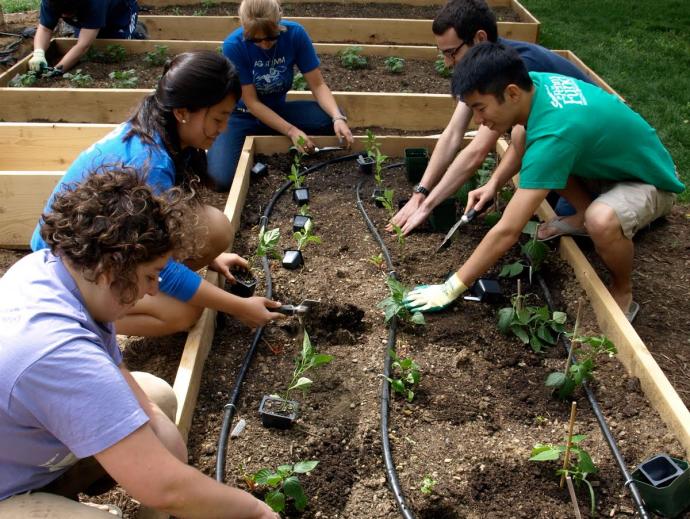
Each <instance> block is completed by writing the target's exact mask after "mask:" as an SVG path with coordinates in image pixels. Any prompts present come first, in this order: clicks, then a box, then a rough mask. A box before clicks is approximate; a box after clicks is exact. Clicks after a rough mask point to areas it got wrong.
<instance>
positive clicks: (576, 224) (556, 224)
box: [537, 214, 587, 240]
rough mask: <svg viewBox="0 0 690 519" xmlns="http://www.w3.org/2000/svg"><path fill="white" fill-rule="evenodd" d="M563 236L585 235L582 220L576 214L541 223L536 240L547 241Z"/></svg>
mask: <svg viewBox="0 0 690 519" xmlns="http://www.w3.org/2000/svg"><path fill="white" fill-rule="evenodd" d="M564 234H568V235H586V234H587V231H586V230H585V228H584V218H583V217H582V216H581V215H578V214H573V215H570V216H559V217H558V218H554V219H553V220H551V221H549V222H546V223H543V224H542V225H540V226H539V231H538V232H537V239H538V240H548V239H550V238H553V237H556V236H562V235H564Z"/></svg>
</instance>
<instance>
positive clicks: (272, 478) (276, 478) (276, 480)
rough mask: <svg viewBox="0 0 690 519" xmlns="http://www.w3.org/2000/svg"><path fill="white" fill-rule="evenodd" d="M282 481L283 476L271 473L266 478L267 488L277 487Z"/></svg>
mask: <svg viewBox="0 0 690 519" xmlns="http://www.w3.org/2000/svg"><path fill="white" fill-rule="evenodd" d="M281 481H283V476H281V475H280V474H277V473H273V474H271V475H269V476H268V478H266V484H267V485H268V486H269V487H277V486H278V485H280V483H281Z"/></svg>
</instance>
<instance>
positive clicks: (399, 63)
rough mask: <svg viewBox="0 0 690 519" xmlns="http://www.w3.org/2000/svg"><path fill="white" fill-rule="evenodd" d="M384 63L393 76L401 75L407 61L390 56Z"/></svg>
mask: <svg viewBox="0 0 690 519" xmlns="http://www.w3.org/2000/svg"><path fill="white" fill-rule="evenodd" d="M383 63H384V64H385V65H386V68H387V69H388V72H390V73H391V74H401V73H402V71H403V69H404V68H405V60H404V59H403V58H399V57H397V56H389V57H387V58H386V59H385V60H384V61H383Z"/></svg>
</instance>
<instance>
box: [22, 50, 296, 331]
mask: <svg viewBox="0 0 690 519" xmlns="http://www.w3.org/2000/svg"><path fill="white" fill-rule="evenodd" d="M240 93H241V91H240V84H239V80H238V77H237V73H236V72H235V68H234V67H233V65H232V63H230V61H228V59H227V58H225V57H223V56H221V55H219V54H218V53H216V52H211V51H200V52H187V53H184V54H180V55H178V56H176V57H175V58H174V59H173V60H172V61H171V62H170V63H169V64H168V65H166V68H165V71H164V73H163V76H162V77H161V79H160V80H159V82H158V86H157V87H156V90H155V91H154V92H153V93H152V94H150V95H148V96H147V97H146V98H144V100H143V101H142V102H141V104H140V105H139V108H138V109H137V111H136V113H135V114H134V115H133V116H132V117H131V118H130V119H129V120H128V121H127V122H125V123H123V124H121V125H119V126H118V127H117V128H115V129H114V130H113V131H112V132H110V133H109V134H108V135H106V136H105V137H104V138H103V139H101V140H100V141H98V142H96V143H95V144H93V145H92V146H90V147H89V148H88V149H87V150H86V151H84V152H82V153H81V154H80V155H79V157H77V159H76V160H75V161H74V163H72V165H71V166H70V167H69V169H68V170H67V172H66V173H65V175H64V176H63V177H62V179H61V180H60V182H59V183H58V185H57V186H56V187H55V189H54V191H53V194H52V195H51V197H50V198H49V200H48V202H47V204H46V207H45V212H48V211H49V210H50V206H51V204H52V202H53V199H54V198H55V195H56V194H57V193H58V192H60V191H62V190H63V189H64V187H65V185H67V184H71V183H75V182H77V183H78V182H82V181H83V180H84V178H85V176H86V175H87V174H88V173H89V172H91V171H98V170H101V171H103V170H106V169H110V168H113V167H121V166H128V167H131V168H138V169H143V170H144V171H146V174H147V176H146V182H147V183H148V185H150V186H152V187H153V188H154V190H155V191H156V192H158V193H162V192H164V191H166V190H167V189H169V188H171V187H173V186H182V187H183V188H184V189H185V190H187V191H188V192H191V193H195V199H196V217H197V225H196V234H197V237H196V239H197V240H198V241H200V242H201V243H203V246H201V247H200V248H199V250H198V252H197V254H196V256H195V257H190V258H187V259H185V260H184V262H181V263H180V262H175V261H169V262H168V264H167V265H166V266H165V268H164V269H163V271H162V272H161V280H160V290H161V291H160V292H159V293H157V294H155V295H146V296H145V297H144V298H142V299H140V300H139V301H138V302H137V303H136V305H134V306H133V307H132V308H131V309H130V310H129V311H128V312H127V314H126V315H125V316H124V317H122V318H120V319H118V320H117V321H116V323H115V326H116V329H117V333H120V334H124V335H140V336H161V335H168V334H170V333H175V332H179V331H186V330H189V329H190V328H191V327H192V326H193V325H194V323H196V321H197V320H198V318H199V316H200V315H201V312H202V310H203V309H204V308H207V307H208V308H213V309H214V310H219V311H222V312H225V313H229V314H232V315H234V316H235V317H237V318H238V319H239V320H240V321H242V322H243V323H244V324H246V325H247V326H250V327H252V328H254V327H256V326H263V325H265V324H267V323H268V322H269V321H271V320H273V319H279V318H281V317H283V316H282V315H281V314H279V313H276V312H272V311H271V309H272V308H277V307H278V306H280V304H279V303H277V302H274V301H271V300H269V299H266V298H264V297H251V298H247V299H243V298H240V297H237V296H235V295H232V294H230V293H228V292H226V291H225V290H222V289H220V288H218V287H217V286H215V285H213V284H211V283H209V282H207V281H205V280H203V279H202V278H201V276H199V274H197V273H196V272H195V271H196V270H198V269H200V268H202V267H205V266H208V267H209V268H211V269H212V270H215V271H217V272H219V273H220V274H221V275H224V276H225V277H226V278H227V279H228V280H230V281H231V282H232V281H234V278H233V276H232V274H230V269H231V268H233V267H244V268H246V267H247V266H248V263H247V261H246V260H245V259H243V258H241V257H239V256H238V255H236V254H230V253H227V252H225V251H226V249H227V248H228V245H229V243H230V238H231V236H232V228H231V226H230V222H229V221H228V219H227V217H226V216H225V215H224V214H223V213H222V212H221V211H220V210H218V209H216V208H214V207H212V206H210V205H205V204H204V203H203V202H202V201H201V199H200V196H199V189H200V187H201V182H202V181H208V175H207V164H206V152H205V150H206V149H208V148H209V147H210V146H211V145H212V144H213V141H214V140H215V139H216V138H217V137H218V135H220V134H221V132H223V131H224V130H225V128H226V126H227V124H228V119H229V117H230V114H231V113H232V111H233V109H234V107H235V104H236V103H237V101H238V100H239V98H240ZM40 224H41V222H39V224H38V225H37V226H36V229H35V231H34V234H33V236H32V239H31V248H32V249H33V250H34V251H36V250H39V249H43V248H46V243H45V241H44V240H43V238H42V237H41V234H40Z"/></svg>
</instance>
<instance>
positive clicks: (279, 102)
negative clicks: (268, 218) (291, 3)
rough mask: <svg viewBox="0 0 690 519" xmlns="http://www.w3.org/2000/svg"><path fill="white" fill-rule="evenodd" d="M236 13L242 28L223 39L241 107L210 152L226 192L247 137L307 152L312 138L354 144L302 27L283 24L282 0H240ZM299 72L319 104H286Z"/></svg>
mask: <svg viewBox="0 0 690 519" xmlns="http://www.w3.org/2000/svg"><path fill="white" fill-rule="evenodd" d="M238 14H239V18H240V23H241V24H242V26H241V27H238V28H237V29H235V30H234V31H233V32H232V33H230V35H229V36H228V37H227V38H226V39H225V41H224V42H223V54H224V55H225V56H227V57H228V58H229V59H230V61H232V62H233V63H234V64H235V66H236V67H237V71H238V73H239V76H240V82H241V83H242V102H240V103H238V104H237V106H236V107H235V111H234V112H233V114H232V124H230V125H229V126H228V129H227V131H225V132H224V133H223V134H222V135H221V136H220V137H219V138H218V139H217V140H216V142H215V143H214V144H213V146H212V147H211V149H210V150H209V152H208V162H209V174H210V175H211V177H212V178H213V179H214V180H215V181H216V184H217V185H218V186H219V187H220V188H223V189H227V188H229V187H230V185H232V180H233V178H234V175H235V169H236V167H237V162H238V160H239V157H240V153H241V152H242V145H243V143H244V139H245V137H246V136H247V135H285V136H287V137H289V138H290V140H291V141H292V143H293V144H294V145H295V146H296V147H297V148H299V149H300V150H301V151H306V152H311V151H313V150H314V142H313V141H312V140H311V139H310V138H309V135H337V136H338V138H339V139H340V140H341V141H344V143H345V144H347V145H348V146H349V145H350V144H352V142H353V138H352V132H351V131H350V128H349V127H348V125H347V117H345V115H343V113H342V112H341V111H340V109H339V108H338V105H337V104H336V101H335V98H334V97H333V94H332V93H331V90H330V89H329V88H328V85H327V84H326V82H325V81H324V79H323V75H322V74H321V69H320V67H319V65H320V62H319V58H318V56H317V55H316V51H315V50H314V45H313V44H312V42H311V39H310V38H309V35H308V34H307V32H306V31H305V30H304V27H302V26H301V25H300V24H298V23H297V22H294V21H289V20H282V19H281V17H282V10H281V7H280V2H279V1H278V0H242V3H241V4H240V7H239V10H238ZM295 67H297V68H298V69H299V71H300V72H301V73H302V74H303V75H304V79H305V80H306V82H307V85H308V86H309V90H311V92H312V94H314V98H315V99H316V100H315V101H287V100H286V95H287V92H288V90H290V89H291V88H292V80H293V75H294V68H295Z"/></svg>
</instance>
